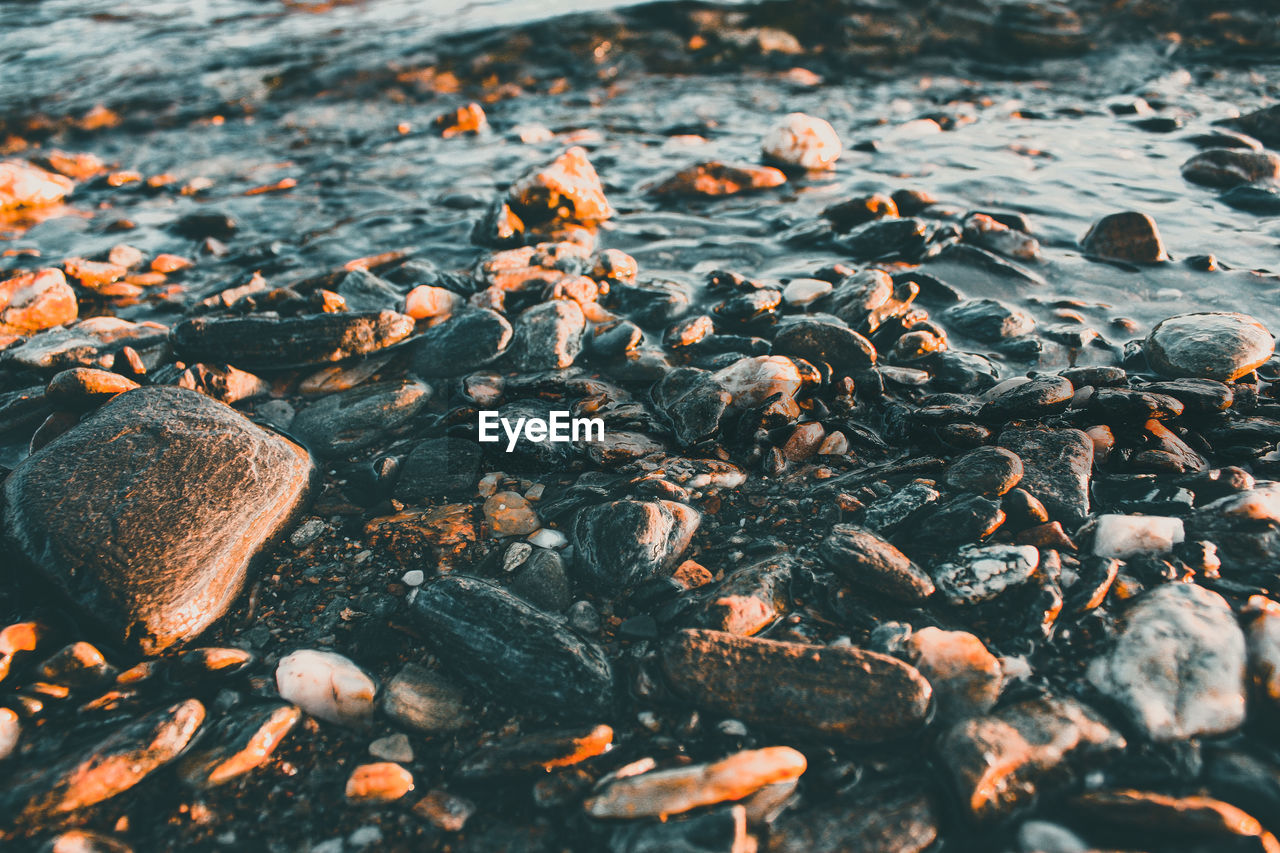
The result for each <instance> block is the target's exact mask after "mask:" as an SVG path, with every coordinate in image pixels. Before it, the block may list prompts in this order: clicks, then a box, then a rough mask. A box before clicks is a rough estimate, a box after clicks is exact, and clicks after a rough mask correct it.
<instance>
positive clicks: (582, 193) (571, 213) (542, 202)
mask: <svg viewBox="0 0 1280 853" xmlns="http://www.w3.org/2000/svg"><path fill="white" fill-rule="evenodd" d="M507 204H509V205H510V206H511V210H512V211H513V212H514V213H515V214H516V215H517V216H519V217H520V219H521V221H522V222H524V223H525V224H527V225H532V226H538V225H543V224H546V223H548V222H552V221H555V220H562V221H564V222H568V223H574V224H578V225H593V224H596V223H599V222H603V221H604V220H606V219H609V218H610V217H612V216H613V208H612V207H611V206H610V204H609V200H608V199H607V198H606V197H605V194H604V187H603V186H601V184H600V176H599V175H597V174H596V170H595V168H594V167H593V166H592V165H591V161H590V160H588V159H587V152H586V151H585V150H584V149H582V148H579V147H577V146H574V147H572V148H569V149H568V150H566V151H565V152H564V153H563V154H561V155H560V156H559V157H557V158H556V159H555V161H554V162H553V163H551V164H550V165H549V166H547V167H546V168H544V169H539V170H536V171H534V172H530V173H529V174H527V175H525V176H524V177H522V178H520V179H518V180H517V181H515V183H513V184H512V185H511V189H510V190H509V191H508V192H507Z"/></svg>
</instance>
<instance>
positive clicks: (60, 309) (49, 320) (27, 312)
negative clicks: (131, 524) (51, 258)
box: [0, 268, 79, 335]
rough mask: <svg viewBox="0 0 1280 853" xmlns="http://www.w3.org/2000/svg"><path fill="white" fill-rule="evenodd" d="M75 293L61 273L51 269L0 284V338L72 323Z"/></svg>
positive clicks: (58, 270)
mask: <svg viewBox="0 0 1280 853" xmlns="http://www.w3.org/2000/svg"><path fill="white" fill-rule="evenodd" d="M78 315H79V303H78V302H77V301H76V292H75V291H74V290H72V289H71V285H69V284H67V277H66V276H65V275H64V274H63V272H62V270H60V269H56V268H51V269H43V270H37V271H36V272H29V273H23V274H22V275H17V276H14V277H12V278H8V279H5V280H4V281H0V335H29V334H32V333H34V332H39V331H41V330H43V329H50V328H53V327H54V326H65V325H66V324H68V323H74V322H75V320H76V317H77V316H78Z"/></svg>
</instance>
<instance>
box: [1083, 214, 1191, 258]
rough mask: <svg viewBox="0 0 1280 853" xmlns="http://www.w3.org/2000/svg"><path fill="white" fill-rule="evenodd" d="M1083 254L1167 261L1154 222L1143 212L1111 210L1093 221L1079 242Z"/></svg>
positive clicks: (1167, 256) (1099, 256) (1166, 255)
mask: <svg viewBox="0 0 1280 853" xmlns="http://www.w3.org/2000/svg"><path fill="white" fill-rule="evenodd" d="M1080 245H1081V246H1082V247H1083V248H1084V250H1085V253H1086V254H1089V255H1093V256H1094V257H1098V258H1104V259H1106V260H1110V261H1128V262H1130V263H1137V264H1154V263H1158V262H1160V261H1167V260H1169V255H1168V253H1167V252H1166V251H1165V248H1164V241H1163V240H1162V239H1161V238H1160V229H1159V228H1157V227H1156V221H1155V220H1154V219H1152V218H1151V217H1150V216H1148V215H1147V214H1145V213H1138V212H1137V211H1133V210H1128V211H1125V212H1124V213H1112V214H1109V215H1107V216H1104V217H1102V218H1101V219H1099V220H1098V221H1097V222H1095V223H1093V225H1092V226H1090V228H1089V233H1087V234H1085V235H1084V239H1082V240H1081V241H1080Z"/></svg>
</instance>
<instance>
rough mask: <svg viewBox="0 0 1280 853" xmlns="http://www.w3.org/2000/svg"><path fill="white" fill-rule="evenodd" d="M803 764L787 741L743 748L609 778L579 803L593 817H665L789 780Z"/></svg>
mask: <svg viewBox="0 0 1280 853" xmlns="http://www.w3.org/2000/svg"><path fill="white" fill-rule="evenodd" d="M807 766H808V762H807V761H806V760H805V757H804V755H803V753H800V752H798V751H797V750H794V749H792V748H791V747H789V746H770V747H765V748H764V749H750V750H744V751H742V752H738V753H735V754H733V755H730V756H728V757H727V758H723V759H721V760H720V761H716V762H714V763H711V764H694V765H690V766H688V767H676V768H672V769H669V770H650V771H649V772H648V773H641V774H639V775H636V776H624V777H622V778H620V779H615V780H614V781H613V782H611V783H609V784H608V785H607V786H606V787H605V788H603V789H602V790H601V791H600V792H599V793H597V794H596V795H595V796H593V797H591V798H590V799H588V800H587V801H586V802H585V803H584V804H583V808H585V809H586V812H587V814H589V815H591V816H592V817H594V818H613V819H626V820H633V819H635V818H642V817H656V818H659V819H661V820H665V819H666V818H667V816H668V815H673V814H682V813H683V812H687V811H690V810H691V809H696V808H699V807H702V806H710V805H715V804H716V803H724V802H733V801H735V800H741V799H744V798H746V797H749V796H750V795H751V794H754V793H755V792H756V791H758V790H760V789H761V788H763V787H765V786H766V785H774V784H777V783H780V782H791V781H794V780H796V779H798V778H800V776H801V775H802V774H803V773H804V771H805V769H806V768H807Z"/></svg>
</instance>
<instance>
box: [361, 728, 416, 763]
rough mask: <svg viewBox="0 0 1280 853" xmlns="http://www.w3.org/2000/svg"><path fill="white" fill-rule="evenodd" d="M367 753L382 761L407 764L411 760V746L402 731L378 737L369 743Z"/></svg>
mask: <svg viewBox="0 0 1280 853" xmlns="http://www.w3.org/2000/svg"><path fill="white" fill-rule="evenodd" d="M369 754H370V755H372V756H373V757H374V758H377V759H380V760H382V761H396V762H400V763H402V764H408V763H410V762H412V761H413V747H412V746H411V745H410V744H409V737H408V735H405V734H404V733H402V732H397V733H396V734H393V735H387V736H386V737H380V738H378V739H377V740H375V741H373V742H372V743H370V744H369Z"/></svg>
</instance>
